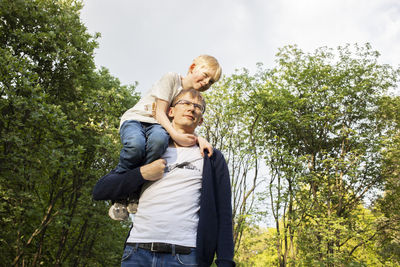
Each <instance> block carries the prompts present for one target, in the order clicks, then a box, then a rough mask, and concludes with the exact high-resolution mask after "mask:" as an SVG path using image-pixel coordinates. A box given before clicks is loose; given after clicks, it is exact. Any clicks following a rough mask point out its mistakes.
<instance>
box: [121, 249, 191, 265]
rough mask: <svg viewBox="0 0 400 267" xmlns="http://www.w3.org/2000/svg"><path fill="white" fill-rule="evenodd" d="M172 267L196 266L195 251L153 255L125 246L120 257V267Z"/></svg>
mask: <svg viewBox="0 0 400 267" xmlns="http://www.w3.org/2000/svg"><path fill="white" fill-rule="evenodd" d="M139 266H143V267H169V266H171V267H173V266H198V263H197V259H196V249H195V248H193V249H192V252H191V253H190V254H187V255H184V254H174V253H155V252H151V251H150V250H146V249H141V248H136V247H133V246H130V245H126V247H125V250H124V254H123V255H122V260H121V267H139Z"/></svg>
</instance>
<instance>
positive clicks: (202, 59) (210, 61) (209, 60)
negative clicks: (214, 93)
mask: <svg viewBox="0 0 400 267" xmlns="http://www.w3.org/2000/svg"><path fill="white" fill-rule="evenodd" d="M193 63H194V64H195V65H196V66H199V67H207V68H209V69H212V70H214V71H215V74H214V77H212V79H213V80H214V82H217V81H218V80H219V78H221V74H222V68H221V66H220V65H219V63H218V60H217V59H216V58H215V57H213V56H209V55H200V56H198V57H196V58H195V59H194V60H193Z"/></svg>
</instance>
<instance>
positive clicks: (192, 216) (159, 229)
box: [127, 146, 204, 247]
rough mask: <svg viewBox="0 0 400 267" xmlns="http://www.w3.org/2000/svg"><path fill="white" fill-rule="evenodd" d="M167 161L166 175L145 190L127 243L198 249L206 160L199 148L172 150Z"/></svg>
mask: <svg viewBox="0 0 400 267" xmlns="http://www.w3.org/2000/svg"><path fill="white" fill-rule="evenodd" d="M163 158H164V159H165V160H166V161H167V167H166V172H165V173H164V176H163V178H161V179H160V180H157V181H155V182H152V183H149V184H148V185H147V186H146V187H145V189H144V190H143V192H142V195H141V196H140V199H139V206H138V210H137V213H136V215H135V220H134V222H133V227H132V229H131V232H130V235H129V238H128V240H127V242H132V243H136V242H139V243H149V242H163V243H170V244H175V245H181V246H188V247H196V236H197V226H198V220H199V215H198V212H199V210H200V190H201V185H202V174H203V162H204V159H203V158H202V157H201V155H200V150H199V147H198V146H193V147H181V148H171V147H169V148H168V149H167V152H166V153H165V154H164V156H163ZM183 162H188V163H187V164H181V163H183ZM179 164H181V165H179ZM177 165H179V166H180V167H176V166H177ZM182 165H184V166H182Z"/></svg>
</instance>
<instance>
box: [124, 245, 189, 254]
mask: <svg viewBox="0 0 400 267" xmlns="http://www.w3.org/2000/svg"><path fill="white" fill-rule="evenodd" d="M126 244H127V245H129V246H133V247H136V246H137V247H138V248H142V249H146V250H150V251H152V252H157V253H172V246H173V245H172V244H168V243H126ZM174 246H175V253H177V254H190V253H191V252H192V249H191V248H190V247H185V246H179V245H174Z"/></svg>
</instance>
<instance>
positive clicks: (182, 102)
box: [173, 99, 205, 113]
mask: <svg viewBox="0 0 400 267" xmlns="http://www.w3.org/2000/svg"><path fill="white" fill-rule="evenodd" d="M179 104H180V105H184V106H185V107H188V106H190V105H193V107H194V109H195V110H196V111H197V112H201V113H204V110H205V107H204V106H203V105H200V104H196V103H193V102H191V101H189V100H185V99H181V100H178V101H176V103H175V105H173V106H174V107H175V106H176V105H179Z"/></svg>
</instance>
